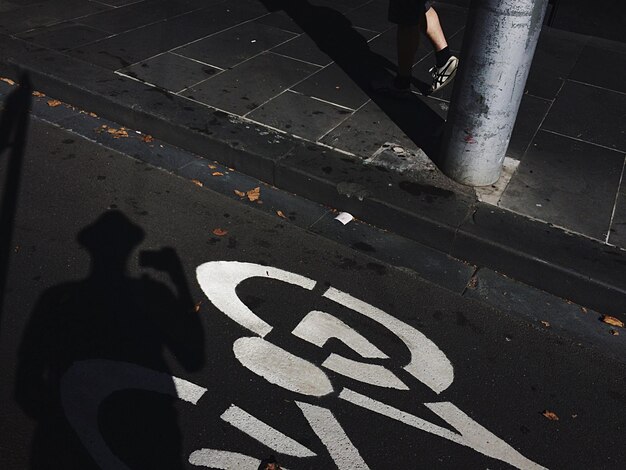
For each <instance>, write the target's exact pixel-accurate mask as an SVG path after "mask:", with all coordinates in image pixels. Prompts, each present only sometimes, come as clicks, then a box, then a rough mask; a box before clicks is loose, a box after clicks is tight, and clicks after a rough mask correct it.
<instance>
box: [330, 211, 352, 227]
mask: <svg viewBox="0 0 626 470" xmlns="http://www.w3.org/2000/svg"><path fill="white" fill-rule="evenodd" d="M335 220H338V221H339V222H341V223H342V224H344V225H346V224H347V223H348V222H352V221H353V220H354V216H353V215H352V214H350V213H348V212H340V213H339V215H338V216H337V217H335Z"/></svg>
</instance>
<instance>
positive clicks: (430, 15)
mask: <svg viewBox="0 0 626 470" xmlns="http://www.w3.org/2000/svg"><path fill="white" fill-rule="evenodd" d="M425 33H426V37H427V38H428V40H429V41H430V44H431V45H432V46H433V49H434V50H435V52H438V51H440V50H442V49H445V48H446V47H448V41H446V36H445V35H444V34H443V28H442V27H441V23H440V22H439V15H438V14H437V12H436V11H435V9H434V8H433V7H430V8H428V10H427V11H426V28H425Z"/></svg>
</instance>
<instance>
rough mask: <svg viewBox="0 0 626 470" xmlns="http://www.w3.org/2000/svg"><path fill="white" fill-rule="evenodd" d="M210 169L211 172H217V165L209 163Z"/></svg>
mask: <svg viewBox="0 0 626 470" xmlns="http://www.w3.org/2000/svg"><path fill="white" fill-rule="evenodd" d="M208 167H209V168H210V169H211V170H215V169H216V168H217V167H216V166H215V165H211V164H210V163H209V165H208Z"/></svg>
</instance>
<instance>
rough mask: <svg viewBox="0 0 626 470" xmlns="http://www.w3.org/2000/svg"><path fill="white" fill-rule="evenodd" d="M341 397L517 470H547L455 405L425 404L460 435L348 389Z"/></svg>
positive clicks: (446, 403)
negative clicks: (517, 469)
mask: <svg viewBox="0 0 626 470" xmlns="http://www.w3.org/2000/svg"><path fill="white" fill-rule="evenodd" d="M339 398H341V399H343V400H346V401H348V402H350V403H352V404H354V405H357V406H360V407H362V408H365V409H367V410H370V411H373V412H375V413H379V414H381V415H383V416H387V417H388V418H391V419H395V420H397V421H400V422H402V423H404V424H407V425H409V426H412V427H414V428H416V429H419V430H421V431H425V432H427V433H430V434H434V435H435V436H439V437H442V438H444V439H447V440H449V441H452V442H454V443H456V444H460V445H462V446H466V447H469V448H470V449H473V450H475V451H476V452H479V453H481V454H483V455H486V456H488V457H491V458H494V459H497V460H501V461H502V462H506V463H508V464H510V465H513V466H514V467H516V468H519V469H522V470H541V469H543V470H546V469H545V467H542V466H541V465H539V464H536V463H535V462H533V461H531V460H529V459H527V458H526V457H524V456H523V455H521V454H520V453H519V452H517V451H516V450H515V449H514V448H513V447H511V446H510V445H509V444H507V443H506V442H504V441H503V440H502V439H500V438H499V437H497V436H495V435H494V434H493V433H491V432H490V431H488V430H487V429H485V428H484V427H482V426H481V425H480V424H478V423H477V422H476V421H474V420H473V419H472V418H470V417H469V416H468V415H466V414H465V413H463V412H462V411H461V410H460V409H458V408H457V407H456V406H454V405H453V404H452V403H449V402H442V403H425V404H424V405H425V406H427V407H428V408H429V409H430V410H431V411H433V412H434V413H435V414H437V415H438V416H439V417H440V418H442V419H443V420H444V421H445V422H447V423H448V424H450V425H451V426H452V427H454V428H455V429H456V430H457V431H459V433H460V434H457V433H455V432H452V431H450V430H448V429H445V428H442V427H441V426H437V425H436V424H433V423H431V422H429V421H426V420H425V419H422V418H418V417H417V416H414V415H412V414H410V413H406V412H404V411H401V410H399V409H397V408H394V407H392V406H389V405H386V404H385V403H382V402H380V401H378V400H374V399H373V398H369V397H367V396H365V395H361V394H360V393H357V392H354V391H352V390H349V389H347V388H344V389H343V390H342V391H341V393H340V394H339Z"/></svg>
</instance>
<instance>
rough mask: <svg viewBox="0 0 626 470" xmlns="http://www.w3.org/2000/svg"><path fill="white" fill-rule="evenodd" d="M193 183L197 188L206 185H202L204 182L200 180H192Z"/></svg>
mask: <svg viewBox="0 0 626 470" xmlns="http://www.w3.org/2000/svg"><path fill="white" fill-rule="evenodd" d="M191 182H192V183H193V184H195V185H196V186H200V187H202V186H204V185H203V184H202V181H200V180H196V179H193V180H191Z"/></svg>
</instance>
